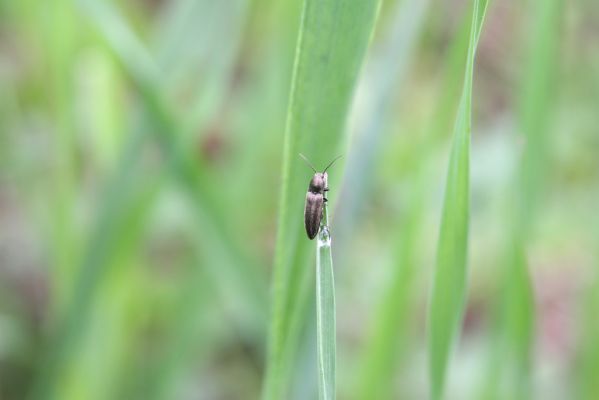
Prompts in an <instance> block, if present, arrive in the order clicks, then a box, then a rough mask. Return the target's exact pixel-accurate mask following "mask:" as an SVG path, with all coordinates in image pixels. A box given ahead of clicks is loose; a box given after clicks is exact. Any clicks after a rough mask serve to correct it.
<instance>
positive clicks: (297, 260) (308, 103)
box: [263, 0, 379, 400]
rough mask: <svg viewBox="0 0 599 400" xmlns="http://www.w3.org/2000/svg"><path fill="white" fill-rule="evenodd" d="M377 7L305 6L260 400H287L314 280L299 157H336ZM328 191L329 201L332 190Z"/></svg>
mask: <svg viewBox="0 0 599 400" xmlns="http://www.w3.org/2000/svg"><path fill="white" fill-rule="evenodd" d="M378 4H379V1H378V0H364V1H359V2H356V1H348V0H319V1H316V0H305V1H304V8H303V14H302V23H301V27H300V34H299V38H298V44H297V48H296V58H295V65H294V73H293V78H292V88H291V95H290V104H289V109H288V113H287V127H286V132H285V143H284V153H283V171H282V174H283V185H282V188H281V200H280V214H279V221H278V227H277V247H276V251H275V266H274V269H275V270H274V278H273V279H274V282H273V287H274V305H273V311H272V320H271V330H270V337H269V350H268V352H269V354H268V365H267V370H266V376H265V383H264V388H263V398H264V399H272V400H275V399H276V400H278V399H281V398H286V397H287V396H286V393H287V392H288V390H289V383H290V382H289V381H290V378H289V375H290V371H291V367H292V365H293V363H294V360H295V354H296V352H297V342H298V337H299V332H300V330H301V328H302V325H303V318H304V316H305V310H306V307H307V303H308V295H309V292H310V291H309V288H310V281H311V279H310V277H311V276H313V275H312V274H313V269H310V268H308V267H307V262H308V259H309V257H307V256H308V255H309V250H310V248H309V247H308V244H309V241H308V240H307V238H306V237H305V233H304V231H303V227H302V224H301V222H302V218H301V215H302V210H303V202H304V198H305V192H306V187H307V183H308V180H309V178H310V176H309V170H307V169H306V166H305V165H304V164H303V163H302V162H301V160H299V158H298V153H299V152H302V153H304V154H306V155H307V156H308V157H309V158H310V159H311V160H312V161H313V162H314V163H315V164H317V165H318V166H321V165H324V164H325V163H326V162H327V161H329V160H330V159H331V158H332V157H333V156H335V155H337V154H338V151H339V146H340V144H341V143H342V141H343V133H344V127H345V121H346V117H347V112H348V109H349V105H350V102H351V98H352V93H353V89H354V85H355V82H356V79H357V76H358V72H359V70H360V67H361V64H362V59H363V57H364V54H365V51H366V47H367V45H368V42H369V39H370V36H371V33H372V28H373V25H374V21H375V16H376V13H377V10H378ZM339 171H340V166H337V167H336V171H335V172H333V171H331V176H332V179H331V180H332V181H333V182H334V181H335V175H337V174H339ZM331 193H332V196H333V197H334V195H335V189H334V187H332V191H331Z"/></svg>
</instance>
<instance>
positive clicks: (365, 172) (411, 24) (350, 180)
mask: <svg viewBox="0 0 599 400" xmlns="http://www.w3.org/2000/svg"><path fill="white" fill-rule="evenodd" d="M428 8H429V1H428V0H408V1H403V2H399V3H398V4H396V10H395V11H394V15H393V18H392V20H391V21H390V22H389V24H390V26H389V27H388V29H387V31H386V32H385V36H384V38H383V39H382V42H380V43H378V46H377V47H376V48H373V51H372V52H371V53H372V55H371V56H370V57H369V58H368V62H367V64H366V66H365V68H364V78H363V79H361V82H360V86H359V89H358V96H362V97H363V98H365V99H367V101H365V102H364V104H363V105H362V106H361V107H360V110H359V111H360V114H359V115H358V118H356V122H355V123H354V124H353V126H352V128H353V129H352V130H353V131H354V132H353V133H352V147H351V150H350V153H349V154H348V155H347V157H346V159H347V172H346V174H345V175H344V177H343V182H342V184H341V186H340V187H341V192H340V193H341V195H340V196H339V198H340V201H339V202H338V203H337V204H336V205H335V227H336V229H335V242H336V243H337V245H336V248H337V252H336V254H337V256H339V255H344V254H348V253H349V252H348V251H346V246H349V243H348V242H349V240H350V237H351V232H352V231H353V229H354V227H355V224H356V217H357V215H359V213H360V211H361V210H362V208H363V207H364V205H365V204H367V202H368V199H369V196H370V193H371V191H370V189H371V185H372V184H373V180H372V175H373V174H374V173H375V172H374V171H375V168H376V165H377V161H378V158H379V152H380V150H381V145H382V144H383V143H384V142H385V139H386V134H388V133H389V132H388V129H386V126H387V124H388V122H389V119H390V114H392V113H391V112H390V111H391V108H392V104H393V100H394V99H395V97H396V96H397V93H398V92H401V91H402V89H403V86H404V80H405V78H406V75H407V74H408V70H409V67H410V65H411V63H412V60H413V55H414V48H415V46H416V44H417V41H418V40H419V38H420V31H421V30H422V28H423V26H424V21H425V19H426V18H425V17H426V14H427V11H428ZM358 187H359V188H362V190H355V188H358Z"/></svg>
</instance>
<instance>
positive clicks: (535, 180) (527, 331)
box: [484, 0, 561, 399]
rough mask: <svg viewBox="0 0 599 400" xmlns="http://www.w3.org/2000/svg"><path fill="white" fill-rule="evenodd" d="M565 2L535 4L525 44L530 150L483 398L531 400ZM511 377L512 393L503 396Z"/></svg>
mask: <svg viewBox="0 0 599 400" xmlns="http://www.w3.org/2000/svg"><path fill="white" fill-rule="evenodd" d="M560 9H561V1H560V0H549V1H535V2H533V3H531V12H530V16H531V25H532V29H531V32H532V35H531V42H530V43H528V44H527V46H526V49H525V51H526V53H527V54H529V56H528V57H529V59H528V66H527V68H526V70H525V73H524V75H523V76H522V78H521V79H522V85H521V87H522V92H521V99H520V101H521V103H520V115H519V125H520V128H521V130H522V132H523V134H524V135H525V138H526V146H525V148H524V152H523V154H522V158H521V160H520V163H519V166H518V168H517V169H516V171H515V175H514V177H513V183H512V187H513V189H512V190H510V192H512V193H513V196H511V198H510V199H509V200H508V201H509V202H510V203H509V204H508V211H507V213H508V215H507V217H508V221H509V223H510V226H509V230H508V237H507V238H506V249H505V268H504V272H503V276H502V282H501V293H502V297H501V298H500V299H499V302H500V303H499V305H498V312H499V315H498V328H499V329H498V330H497V335H498V338H497V339H496V340H494V341H493V343H492V346H493V349H492V355H491V360H490V362H489V371H488V376H487V378H486V379H487V382H486V383H485V386H486V387H485V388H484V391H485V392H484V396H486V397H488V398H504V397H509V398H514V399H528V398H530V397H531V389H532V385H531V382H530V380H531V371H532V350H533V345H534V330H535V316H534V309H535V304H534V301H535V299H534V293H533V285H532V282H531V277H530V274H529V271H528V265H527V260H526V249H527V247H528V242H529V240H530V236H531V233H532V227H533V226H534V224H535V220H536V214H537V209H538V208H539V205H540V203H541V201H540V195H541V194H542V188H543V186H544V180H545V179H546V175H547V173H546V170H547V161H548V160H547V151H548V147H549V144H550V141H549V135H548V132H550V130H551V125H550V119H549V118H550V117H549V116H551V115H552V112H551V111H552V110H551V108H552V104H553V99H554V96H553V93H552V91H553V89H552V88H554V87H555V85H554V82H555V81H556V79H555V76H556V65H558V51H557V43H558V35H559V32H560V31H559V22H560V15H561V13H560ZM502 378H506V382H509V384H508V385H505V386H506V387H508V388H509V389H507V390H508V391H507V392H500V388H499V386H500V385H499V382H500V380H501V379H502Z"/></svg>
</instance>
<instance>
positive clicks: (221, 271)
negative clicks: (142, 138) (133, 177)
mask: <svg viewBox="0 0 599 400" xmlns="http://www.w3.org/2000/svg"><path fill="white" fill-rule="evenodd" d="M80 4H81V7H82V8H83V10H84V11H85V12H86V15H87V16H88V17H89V18H90V20H91V21H92V22H93V23H94V24H95V25H96V26H97V28H98V31H99V32H100V33H101V34H102V35H103V38H104V39H105V40H106V41H107V43H108V45H109V46H110V48H111V49H112V50H113V51H114V52H115V55H116V57H117V58H118V60H119V61H120V62H121V63H122V65H123V66H124V68H125V70H126V71H127V73H128V74H129V76H130V77H131V79H132V80H133V81H134V82H135V83H136V84H137V86H138V88H139V90H140V91H141V93H142V96H143V100H144V102H145V104H146V106H147V108H148V110H147V111H148V113H149V118H151V119H152V120H153V121H154V124H155V127H156V129H155V131H156V132H157V134H158V135H157V139H158V140H159V142H160V144H161V146H162V150H163V151H164V152H165V153H166V158H167V160H168V165H169V167H170V169H171V172H172V173H173V175H174V177H175V178H177V180H178V181H179V182H180V183H181V185H182V187H183V189H184V190H185V191H186V193H187V195H188V196H189V198H190V199H191V202H190V204H191V206H192V207H193V211H194V215H195V216H197V218H198V220H201V224H202V226H203V228H204V229H203V231H204V232H206V235H207V236H208V235H210V236H214V239H215V243H217V245H216V246H214V247H213V248H211V250H213V251H216V252H220V254H221V255H222V256H223V259H225V260H227V262H225V263H223V264H222V265H220V266H219V268H214V271H213V272H214V273H215V274H218V275H220V277H221V279H219V280H218V282H219V283H222V284H224V285H225V286H228V287H229V288H234V289H231V290H229V289H227V290H226V291H228V292H233V293H236V294H240V295H242V297H245V296H246V295H247V297H246V298H245V299H244V304H245V305H246V306H248V311H249V312H250V314H253V316H254V317H255V318H253V320H254V321H255V322H256V324H257V325H259V326H261V325H262V321H264V320H265V309H266V295H265V291H266V290H265V287H264V281H263V280H262V279H261V277H260V276H259V273H258V272H259V268H258V267H257V266H256V265H255V263H254V262H253V261H252V260H251V259H248V258H247V256H246V255H245V253H244V252H243V250H242V249H241V246H240V244H239V243H238V242H236V241H235V240H233V239H234V234H233V233H232V232H231V231H230V230H229V229H227V227H228V226H230V224H228V223H225V220H226V215H227V212H226V210H225V209H224V208H223V206H222V205H221V204H222V202H219V200H218V196H217V193H218V191H217V188H216V185H215V183H214V182H213V180H212V179H211V178H210V177H209V175H208V174H207V172H206V170H205V168H204V165H203V163H202V160H201V159H198V153H197V152H194V153H190V150H192V149H193V147H192V146H185V145H184V144H185V143H184V142H185V139H186V138H188V136H189V132H188V131H187V130H185V129H183V127H182V124H181V123H179V120H178V119H177V118H176V117H175V115H174V112H173V110H172V108H171V107H168V104H167V102H166V100H165V94H164V93H163V90H162V89H161V85H160V78H159V76H160V75H159V74H158V70H157V67H156V66H155V64H154V62H153V61H152V60H151V59H150V58H149V56H147V52H146V51H145V49H144V48H143V46H142V44H141V43H140V42H139V40H137V38H136V37H135V35H134V34H133V32H131V30H130V29H128V27H127V26H126V24H125V22H124V20H123V18H122V16H121V15H120V14H119V12H118V10H117V9H115V8H114V7H113V6H112V5H110V4H109V3H104V2H97V1H91V0H81V1H80ZM117 33H118V35H117ZM248 320H251V318H248Z"/></svg>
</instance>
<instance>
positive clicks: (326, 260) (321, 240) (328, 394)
mask: <svg viewBox="0 0 599 400" xmlns="http://www.w3.org/2000/svg"><path fill="white" fill-rule="evenodd" d="M326 213H327V211H326V204H325V215H326ZM327 219H328V218H327ZM335 324H336V322H335V279H334V273H333V257H332V254H331V236H330V233H329V228H328V221H327V223H326V225H325V226H324V227H323V228H322V229H321V231H320V232H319V233H318V239H317V242H316V342H317V347H318V397H319V399H320V400H334V399H335V358H336V351H335V348H336V328H335Z"/></svg>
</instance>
